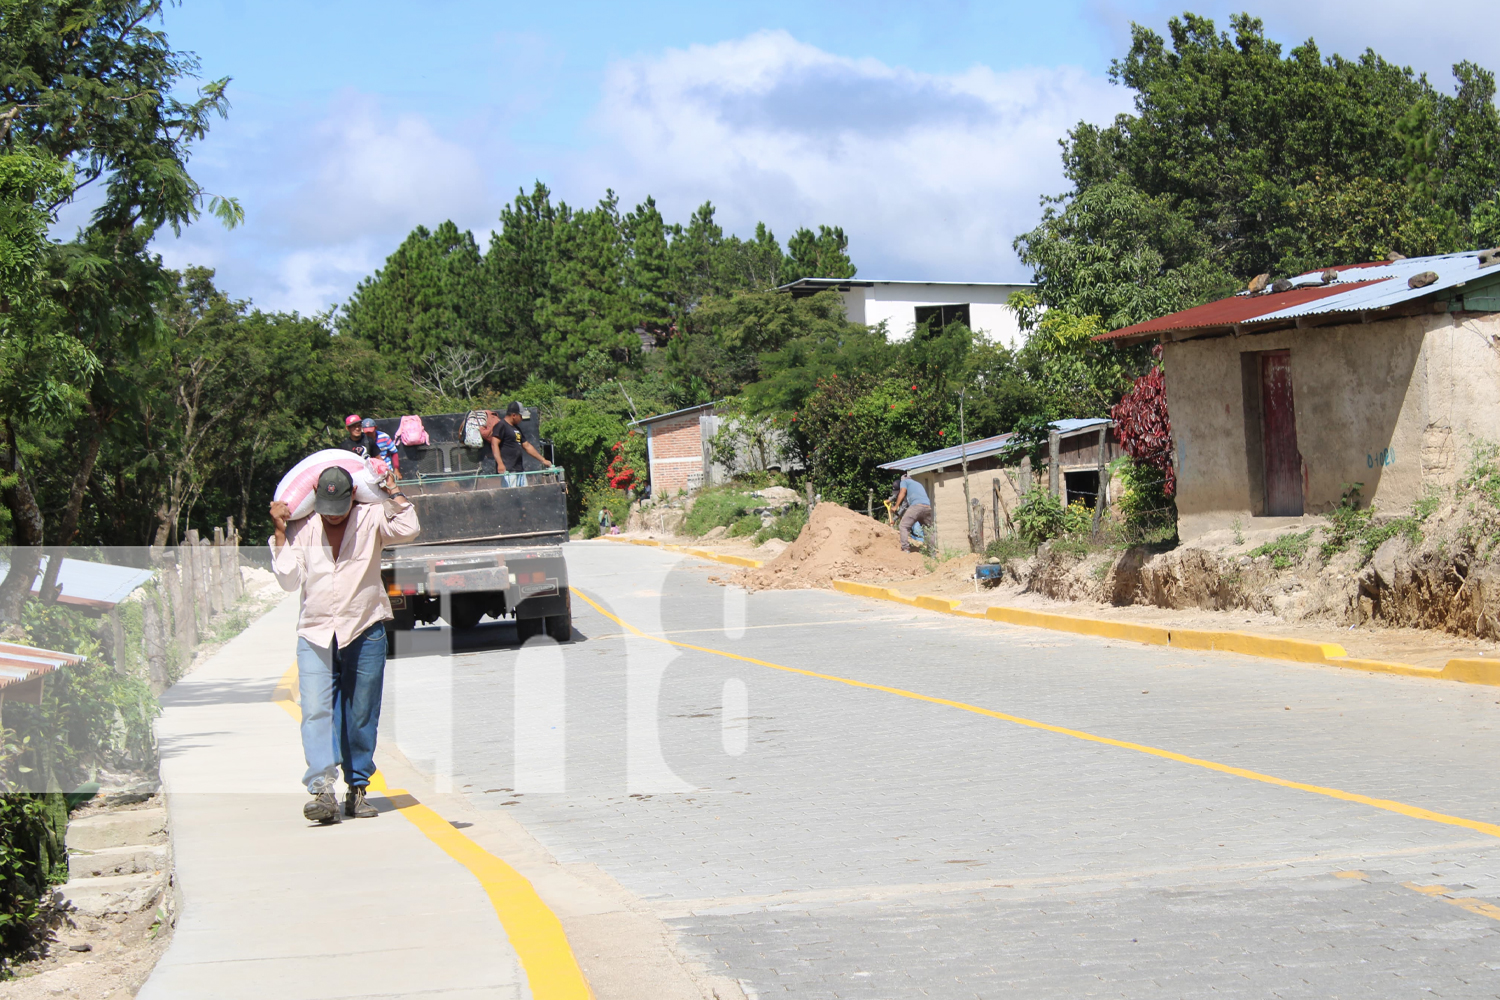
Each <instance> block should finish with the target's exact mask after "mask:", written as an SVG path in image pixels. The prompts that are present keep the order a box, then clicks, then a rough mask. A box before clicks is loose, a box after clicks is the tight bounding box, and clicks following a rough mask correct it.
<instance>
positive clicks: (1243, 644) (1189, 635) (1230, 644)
mask: <svg viewBox="0 0 1500 1000" xmlns="http://www.w3.org/2000/svg"><path fill="white" fill-rule="evenodd" d="M1167 632H1168V634H1169V635H1170V638H1169V639H1168V642H1167V644H1168V645H1170V646H1175V647H1176V648H1178V649H1201V650H1206V651H1209V650H1211V651H1213V652H1216V653H1239V654H1241V655H1243V656H1260V657H1264V658H1266V659H1269V660H1292V661H1294V662H1297V663H1327V662H1328V660H1329V658H1330V657H1335V658H1337V657H1347V656H1348V655H1349V654H1348V653H1347V652H1346V651H1345V650H1344V647H1343V646H1340V645H1339V644H1338V643H1335V642H1309V641H1307V640H1306V639H1281V638H1276V637H1273V636H1264V635H1251V634H1250V633H1249V632H1215V631H1210V630H1200V629H1192V628H1174V629H1168V630H1167Z"/></svg>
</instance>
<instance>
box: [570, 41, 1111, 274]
mask: <svg viewBox="0 0 1500 1000" xmlns="http://www.w3.org/2000/svg"><path fill="white" fill-rule="evenodd" d="M1127 107H1128V95H1127V94H1126V93H1125V92H1124V91H1123V90H1121V89H1120V88H1118V87H1112V86H1110V85H1109V84H1108V83H1107V82H1106V81H1105V80H1103V79H1102V78H1099V77H1095V76H1090V75H1088V74H1086V73H1084V72H1083V71H1081V70H1078V69H1073V68H1068V67H1064V68H1056V69H1025V70H1015V71H1009V72H1003V73H1001V72H995V71H993V70H990V69H987V68H985V67H974V68H972V69H969V70H967V71H965V72H962V73H957V74H951V75H935V74H925V73H917V72H913V71H910V70H906V69H902V68H899V67H891V66H887V65H885V64H883V63H881V62H878V61H876V60H873V59H848V58H843V57H840V56H835V55H832V54H829V53H827V52H824V51H822V50H820V49H818V48H816V47H814V46H811V45H807V44H804V43H801V42H798V41H797V40H796V39H794V38H793V37H792V36H790V35H789V34H787V33H785V32H779V31H777V32H761V33H758V34H754V35H751V36H749V37H747V38H744V39H740V40H737V41H730V42H724V43H720V44H716V45H702V46H693V47H691V48H688V49H679V50H668V51H666V52H664V53H662V54H660V55H658V56H655V57H652V58H649V59H639V60H631V61H622V62H617V63H615V64H614V65H612V66H611V67H610V68H609V70H608V72H607V74H606V79H605V92H604V95H603V99H602V101H601V104H600V107H599V109H598V111H597V114H596V116H595V125H596V128H597V129H598V130H599V133H600V135H601V138H602V140H603V142H602V144H601V148H599V149H596V150H595V151H594V156H593V157H592V158H591V160H592V162H590V163H589V164H585V165H581V166H580V167H579V168H578V169H576V170H575V171H574V173H576V174H577V176H578V179H579V181H585V180H586V181H587V182H588V183H592V185H593V187H594V188H595V189H601V190H602V188H603V187H604V186H606V185H608V186H613V187H615V188H617V189H622V190H624V191H627V192H633V191H638V192H640V193H641V194H644V193H647V192H650V193H653V194H654V195H655V196H656V198H657V201H658V202H659V203H660V204H661V205H662V206H663V210H664V213H665V214H667V215H668V217H669V218H674V217H675V218H684V217H686V215H687V214H688V213H689V212H690V211H691V210H692V209H693V208H694V207H695V206H696V205H698V204H699V203H701V202H703V201H705V200H712V201H713V202H714V204H715V205H716V206H718V208H719V209H720V211H719V218H720V221H721V222H722V223H723V224H725V225H726V227H727V228H731V229H735V230H739V231H744V230H746V229H748V228H749V227H750V226H752V225H753V224H754V222H755V221H757V220H764V221H766V222H767V223H768V224H770V225H771V226H772V228H773V229H775V230H776V232H777V234H778V236H780V237H781V238H782V239H783V240H784V239H785V238H786V237H787V236H789V235H791V231H792V230H793V229H794V228H795V227H797V226H799V225H813V224H817V223H827V224H836V225H841V226H843V227H844V229H845V231H846V232H848V233H849V234H850V238H851V247H850V249H851V253H852V254H853V256H854V258H855V262H856V264H858V265H859V266H860V269H861V273H862V274H864V275H866V276H870V277H893V278H930V279H963V280H1006V279H1016V278H1021V277H1024V276H1025V272H1024V269H1023V268H1022V267H1021V265H1020V264H1019V262H1017V261H1016V259H1015V255H1014V253H1013V252H1012V250H1011V240H1012V239H1013V238H1014V237H1015V235H1016V234H1017V233H1019V232H1022V231H1024V230H1026V229H1029V228H1030V227H1031V226H1033V225H1034V224H1035V222H1036V219H1037V217H1038V215H1039V211H1040V210H1039V208H1038V204H1037V199H1038V196H1039V195H1040V194H1043V193H1054V192H1057V191H1059V190H1061V189H1062V188H1063V187H1064V186H1065V185H1064V181H1063V178H1062V176H1061V165H1060V160H1059V156H1058V152H1059V151H1058V146H1057V140H1058V138H1059V137H1061V136H1062V135H1063V134H1064V132H1065V131H1066V130H1067V129H1068V128H1070V127H1072V126H1073V125H1075V124H1076V123H1077V122H1078V120H1079V119H1080V118H1086V119H1089V120H1093V121H1108V120H1109V119H1111V118H1112V117H1113V115H1114V114H1115V113H1116V112H1117V111H1121V110H1126V109H1127Z"/></svg>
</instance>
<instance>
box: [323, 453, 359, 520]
mask: <svg viewBox="0 0 1500 1000" xmlns="http://www.w3.org/2000/svg"><path fill="white" fill-rule="evenodd" d="M353 506H354V479H353V478H352V477H351V476H350V475H349V473H348V472H347V471H345V470H344V469H341V468H339V467H338V466H337V465H330V466H329V467H328V468H326V469H324V470H323V471H322V472H320V473H318V492H317V494H316V495H315V499H314V500H313V510H315V511H317V512H318V513H319V514H327V515H328V516H329V517H338V516H339V515H340V514H347V513H349V508H350V507H353Z"/></svg>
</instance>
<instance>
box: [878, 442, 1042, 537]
mask: <svg viewBox="0 0 1500 1000" xmlns="http://www.w3.org/2000/svg"><path fill="white" fill-rule="evenodd" d="M1014 473H1015V470H1011V473H1010V474H1007V473H1006V472H1004V471H1003V470H1001V469H1000V468H998V466H997V464H996V462H995V460H994V459H993V458H982V459H976V460H975V461H972V462H970V463H969V494H970V496H971V497H973V498H974V499H975V500H978V501H979V505H980V507H981V508H982V509H983V511H984V538H985V541H986V543H988V542H990V541H993V540H994V538H995V524H994V501H993V500H992V499H991V496H992V490H993V486H992V483H991V480H993V479H995V478H997V477H998V478H999V480H1000V496H1001V498H1002V499H1003V500H1004V502H1005V504H1006V509H1008V510H1009V511H1011V512H1012V513H1013V512H1014V511H1015V509H1016V503H1017V502H1018V501H1019V500H1020V497H1019V496H1017V494H1016V490H1015V481H1014V480H1013V479H1012V478H1011V475H1013V474H1014ZM913 478H915V479H916V480H917V482H919V483H921V484H922V486H923V487H924V488H925V489H926V490H927V495H928V496H930V497H931V498H932V514H933V517H934V518H936V519H937V526H938V538H939V540H940V541H941V542H942V545H943V547H944V548H948V549H958V550H960V551H964V552H967V551H968V548H969V541H968V534H967V532H968V520H967V519H966V518H965V516H964V474H963V470H962V469H961V468H960V467H959V466H957V465H951V466H949V467H947V468H946V469H944V470H942V471H941V472H936V471H934V472H919V473H917V474H916V476H915V477H913ZM879 500H880V498H879V497H876V503H877V504H878V503H879ZM883 513H884V510H883V508H879V507H877V509H876V516H877V517H879V516H881V515H882V514H883ZM1000 523H1001V524H1002V525H1004V524H1005V510H1002V511H1001V513H1000Z"/></svg>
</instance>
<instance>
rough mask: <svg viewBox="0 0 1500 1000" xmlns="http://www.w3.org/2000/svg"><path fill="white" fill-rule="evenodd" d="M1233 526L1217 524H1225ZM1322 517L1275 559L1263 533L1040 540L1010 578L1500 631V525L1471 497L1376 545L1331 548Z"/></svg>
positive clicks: (1071, 591)
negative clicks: (1068, 547) (1157, 541)
mask: <svg viewBox="0 0 1500 1000" xmlns="http://www.w3.org/2000/svg"><path fill="white" fill-rule="evenodd" d="M1226 534H1227V533H1219V535H1221V536H1222V535H1226ZM1328 534H1329V529H1328V528H1326V527H1319V528H1314V529H1313V530H1312V534H1311V536H1310V537H1309V538H1307V540H1306V544H1305V548H1304V549H1303V550H1302V551H1301V553H1300V554H1298V555H1296V556H1295V557H1294V558H1290V559H1284V562H1286V563H1290V564H1289V565H1283V566H1281V567H1277V566H1276V565H1275V562H1274V560H1273V557H1272V556H1271V555H1265V554H1262V555H1253V554H1252V553H1254V552H1255V551H1256V548H1257V546H1258V545H1259V544H1261V543H1263V542H1264V541H1265V540H1266V539H1261V538H1256V539H1251V540H1244V539H1240V540H1238V541H1233V540H1230V539H1229V538H1227V537H1215V536H1207V537H1205V538H1202V539H1198V540H1195V541H1194V542H1193V543H1192V544H1190V545H1184V546H1180V547H1178V548H1176V549H1172V550H1171V551H1168V552H1161V553H1152V552H1150V551H1148V550H1146V549H1144V548H1135V549H1129V550H1127V551H1125V552H1105V553H1095V554H1092V555H1089V556H1086V557H1083V558H1079V557H1078V556H1075V555H1069V554H1067V553H1064V552H1058V551H1054V550H1050V549H1048V548H1045V547H1044V548H1043V549H1042V550H1041V551H1040V552H1039V553H1038V554H1037V555H1036V556H1035V557H1033V558H1031V559H1026V560H1013V561H1012V562H1011V563H1010V564H1009V565H1007V567H1006V586H1007V587H1008V588H1010V589H1011V590H1013V591H1022V592H1031V593H1037V594H1041V595H1044V596H1046V597H1050V598H1053V599H1057V600H1069V601H1094V602H1100V603H1104V604H1113V605H1117V606H1124V605H1148V606H1152V607H1158V608H1174V609H1203V610H1210V611H1247V612H1252V613H1258V614H1272V615H1275V616H1277V617H1278V618H1282V619H1284V620H1287V621H1293V622H1295V621H1306V620H1312V619H1321V620H1324V621H1329V622H1332V623H1338V624H1340V625H1343V626H1346V627H1347V626H1351V625H1364V624H1378V625H1387V626H1394V627H1407V628H1422V629H1435V630H1440V631H1443V632H1448V633H1451V634H1453V635H1459V636H1469V637H1477V638H1481V639H1500V559H1497V556H1500V535H1497V533H1496V531H1495V527H1494V519H1493V518H1492V517H1491V516H1489V514H1487V513H1486V512H1485V511H1484V510H1483V509H1482V508H1481V507H1478V506H1476V505H1475V504H1472V503H1463V502H1458V501H1454V502H1450V503H1448V504H1447V505H1446V506H1444V507H1443V508H1441V509H1439V510H1438V511H1435V512H1434V513H1433V514H1432V515H1431V516H1430V517H1429V518H1428V519H1427V520H1426V521H1425V522H1423V523H1422V524H1421V525H1420V528H1419V529H1418V530H1417V531H1415V532H1411V533H1402V534H1398V535H1396V536H1395V537H1391V538H1388V539H1386V540H1385V541H1383V542H1381V543H1380V544H1379V545H1378V546H1377V547H1376V548H1375V549H1374V550H1373V551H1372V552H1371V551H1368V550H1367V549H1365V548H1364V546H1363V545H1362V543H1361V542H1360V541H1359V540H1358V539H1356V540H1354V541H1352V542H1351V543H1350V544H1349V545H1348V546H1347V547H1346V548H1344V549H1343V550H1342V551H1338V552H1336V553H1333V554H1331V555H1330V556H1328V557H1327V558H1325V557H1324V556H1323V554H1322V553H1321V551H1320V550H1321V548H1322V544H1323V542H1324V540H1325V539H1326V538H1327V537H1328Z"/></svg>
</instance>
